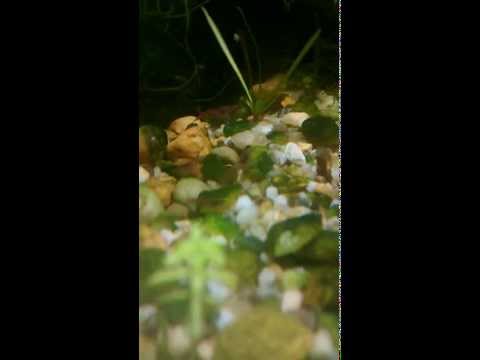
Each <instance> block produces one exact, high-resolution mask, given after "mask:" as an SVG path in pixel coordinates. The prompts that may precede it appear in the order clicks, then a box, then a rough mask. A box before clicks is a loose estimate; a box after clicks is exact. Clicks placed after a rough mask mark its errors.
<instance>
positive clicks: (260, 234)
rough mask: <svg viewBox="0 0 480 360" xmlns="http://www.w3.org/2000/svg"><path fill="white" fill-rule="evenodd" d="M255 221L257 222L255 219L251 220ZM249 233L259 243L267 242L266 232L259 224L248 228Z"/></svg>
mask: <svg viewBox="0 0 480 360" xmlns="http://www.w3.org/2000/svg"><path fill="white" fill-rule="evenodd" d="M255 220H257V218H256V217H255V219H253V221H255ZM249 233H250V235H252V236H255V237H257V238H258V239H259V240H261V241H265V240H267V231H266V230H265V229H264V228H263V227H262V226H261V225H260V224H256V223H253V224H252V225H251V226H250V228H249Z"/></svg>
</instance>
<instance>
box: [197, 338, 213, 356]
mask: <svg viewBox="0 0 480 360" xmlns="http://www.w3.org/2000/svg"><path fill="white" fill-rule="evenodd" d="M197 353H198V356H200V358H201V359H202V360H211V359H213V353H214V344H213V342H212V341H211V340H205V341H202V342H201V343H200V344H198V346H197Z"/></svg>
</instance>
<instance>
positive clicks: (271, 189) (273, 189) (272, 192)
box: [265, 186, 278, 201]
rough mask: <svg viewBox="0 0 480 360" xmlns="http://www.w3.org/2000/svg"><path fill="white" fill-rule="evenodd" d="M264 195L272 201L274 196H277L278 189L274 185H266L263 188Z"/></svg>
mask: <svg viewBox="0 0 480 360" xmlns="http://www.w3.org/2000/svg"><path fill="white" fill-rule="evenodd" d="M265 196H266V197H267V198H269V199H270V200H272V201H273V200H275V198H276V197H277V196H278V189H277V188H276V187H275V186H269V187H267V189H266V190H265Z"/></svg>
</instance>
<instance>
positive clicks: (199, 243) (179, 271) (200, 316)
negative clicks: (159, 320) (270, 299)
mask: <svg viewBox="0 0 480 360" xmlns="http://www.w3.org/2000/svg"><path fill="white" fill-rule="evenodd" d="M225 264H226V259H225V253H224V249H223V246H222V245H220V244H219V243H217V242H215V241H213V240H211V239H209V238H208V237H207V236H206V234H205V232H204V230H203V228H202V227H201V226H200V225H199V224H193V225H192V228H191V231H190V234H189V237H188V238H187V239H185V240H183V241H181V242H180V243H179V244H178V245H177V246H176V247H175V248H174V249H173V251H172V252H171V253H169V254H168V255H167V257H166V260H165V267H166V268H165V269H162V270H159V271H157V272H155V273H154V274H152V275H151V276H150V278H149V279H148V281H147V285H148V286H159V285H164V284H168V283H172V282H181V281H185V282H187V283H188V285H189V297H190V305H189V310H190V315H189V317H190V331H191V335H192V338H193V339H195V340H197V339H199V338H200V337H201V336H202V335H203V333H204V299H205V291H206V285H207V282H208V281H209V280H215V281H220V282H222V283H224V284H226V285H227V286H230V287H235V286H236V282H237V278H236V276H235V275H234V274H232V273H231V272H229V271H227V270H225Z"/></svg>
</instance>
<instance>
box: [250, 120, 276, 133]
mask: <svg viewBox="0 0 480 360" xmlns="http://www.w3.org/2000/svg"><path fill="white" fill-rule="evenodd" d="M272 130H273V125H272V124H270V123H269V122H266V121H260V122H259V123H258V124H257V125H256V126H255V127H254V128H252V131H254V132H256V133H260V134H263V135H268V134H269V133H271V132H272Z"/></svg>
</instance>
